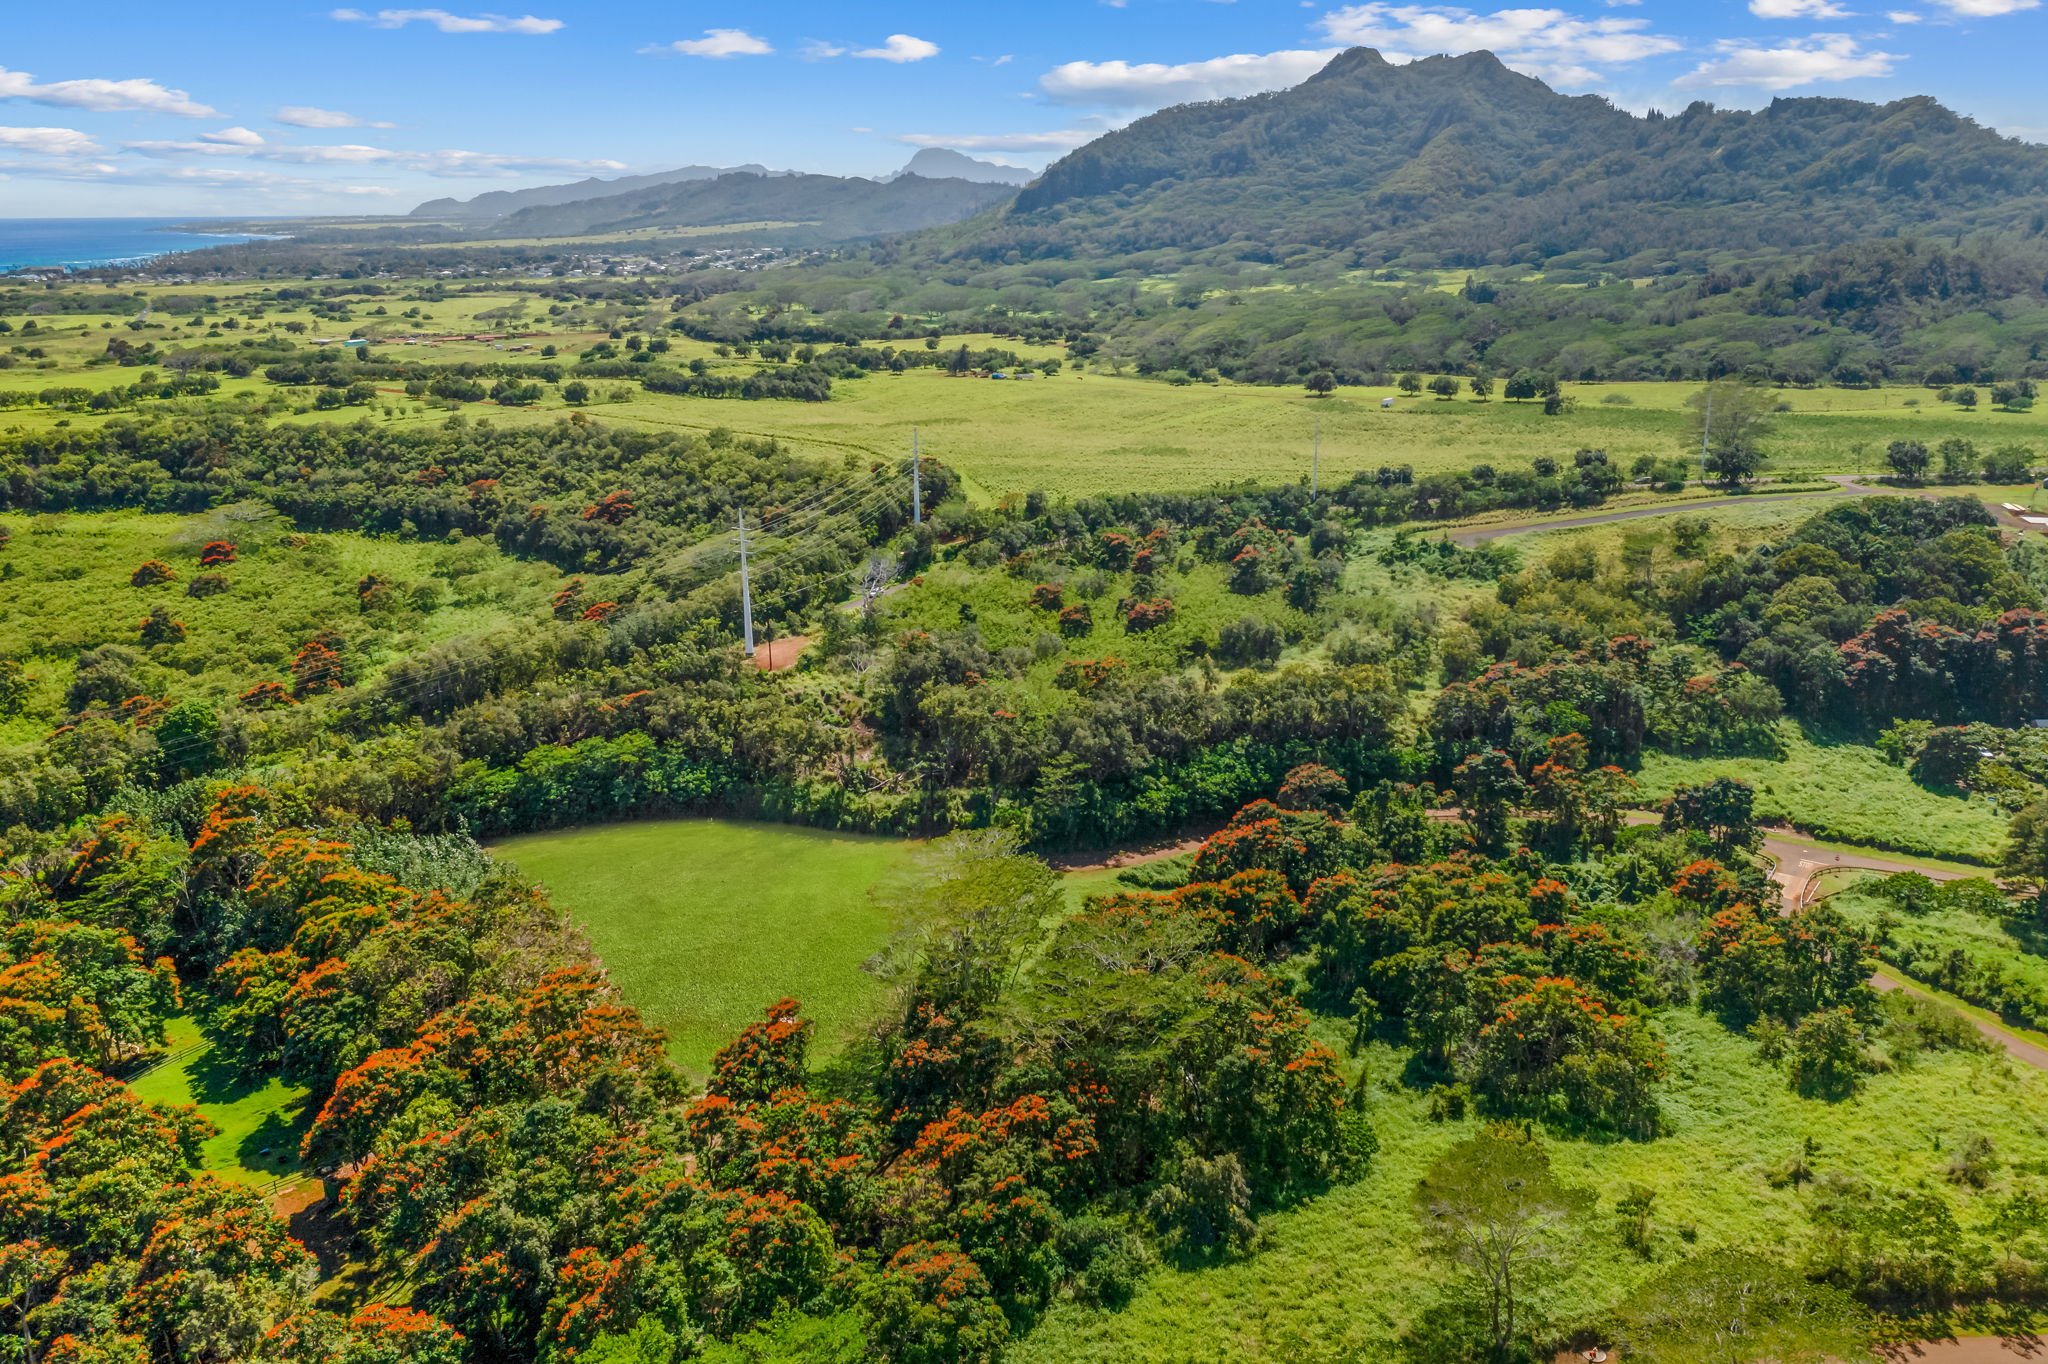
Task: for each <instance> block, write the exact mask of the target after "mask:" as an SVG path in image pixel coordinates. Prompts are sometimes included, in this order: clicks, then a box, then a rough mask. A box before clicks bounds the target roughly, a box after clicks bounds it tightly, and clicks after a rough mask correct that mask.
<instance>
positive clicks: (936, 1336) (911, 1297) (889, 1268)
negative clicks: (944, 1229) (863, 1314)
mask: <svg viewBox="0 0 2048 1364" xmlns="http://www.w3.org/2000/svg"><path fill="white" fill-rule="evenodd" d="M862 1296H863V1297H864V1298H865V1300H866V1306H867V1309H868V1316H869V1318H870V1320H872V1321H873V1322H874V1336H873V1344H874V1346H875V1348H876V1350H877V1353H878V1354H879V1355H880V1356H881V1357H882V1358H885V1359H890V1360H894V1361H895V1362H896V1364H994V1360H995V1358H996V1356H997V1355H998V1354H1000V1353H1001V1352H1002V1348H1003V1345H1004V1344H1005V1342H1007V1341H1008V1340H1009V1338H1010V1325H1009V1322H1008V1321H1007V1320H1005V1319H1004V1317H1003V1312H1002V1309H1001V1308H1000V1307H997V1306H996V1304H995V1300H994V1299H993V1297H991V1296H990V1294H989V1288H988V1280H987V1279H986V1278H985V1277H983V1275H982V1272H981V1267H980V1266H979V1265H977V1264H975V1262H974V1260H973V1257H971V1256H969V1255H968V1254H967V1253H966V1252H965V1251H963V1250H961V1249H960V1247H959V1246H958V1245H956V1244H954V1243H953V1242H950V1241H916V1242H913V1243H911V1244H910V1245H907V1246H905V1247H903V1249H901V1250H899V1251H897V1252H896V1254H895V1255H894V1256H892V1257H891V1258H890V1260H889V1263H888V1264H887V1265H886V1266H885V1267H884V1268H883V1269H882V1271H881V1273H879V1274H877V1275H875V1276H874V1277H873V1278H872V1279H870V1280H869V1281H868V1283H867V1285H866V1288H865V1290H864V1292H863V1295H862Z"/></svg>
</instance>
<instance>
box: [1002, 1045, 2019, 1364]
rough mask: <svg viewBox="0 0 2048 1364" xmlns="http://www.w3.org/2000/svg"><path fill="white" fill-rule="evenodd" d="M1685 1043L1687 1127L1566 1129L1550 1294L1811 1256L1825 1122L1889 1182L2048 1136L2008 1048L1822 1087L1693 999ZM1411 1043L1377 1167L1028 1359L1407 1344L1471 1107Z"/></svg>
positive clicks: (1292, 1354) (1175, 1359)
mask: <svg viewBox="0 0 2048 1364" xmlns="http://www.w3.org/2000/svg"><path fill="white" fill-rule="evenodd" d="M1660 1026H1661V1027H1662V1028H1663V1030H1664V1034H1665V1038H1666V1043H1667V1046H1668V1047H1669V1050H1670V1053H1671V1058H1672V1063H1673V1064H1672V1072H1673V1074H1672V1079H1671V1081H1670V1082H1669V1084H1668V1085H1667V1086H1665V1089H1664V1093H1663V1096H1662V1104H1663V1110H1664V1114H1665V1117H1666V1120H1667V1123H1668V1128H1669V1130H1668V1132H1667V1134H1666V1135H1664V1136H1662V1137H1659V1138H1658V1139H1657V1140H1655V1141H1648V1142H1611V1143H1600V1142H1582V1141H1553V1142H1552V1143H1550V1151H1551V1157H1552V1160H1553V1162H1554V1164H1555V1166H1556V1168H1557V1170H1558V1172H1559V1173H1560V1174H1561V1175H1562V1176H1564V1177H1565V1178H1567V1179H1569V1180H1570V1181H1572V1182H1574V1183H1576V1184H1579V1185H1581V1186H1582V1187H1586V1188H1589V1189H1591V1190H1593V1191H1594V1192H1595V1193H1597V1194H1598V1196H1599V1204H1598V1208H1597V1210H1596V1211H1595V1212H1594V1213H1593V1214H1592V1215H1591V1216H1590V1217H1588V1218H1587V1219H1586V1222H1585V1226H1584V1233H1583V1235H1582V1236H1580V1237H1579V1238H1578V1240H1577V1241H1576V1246H1575V1249H1576V1254H1575V1257H1574V1260H1573V1263H1572V1264H1571V1266H1570V1268H1571V1272H1570V1274H1569V1276H1568V1277H1567V1278H1566V1279H1565V1280H1564V1281H1563V1282H1562V1283H1561V1284H1559V1285H1558V1286H1557V1288H1556V1289H1555V1290H1553V1291H1552V1292H1551V1293H1549V1294H1547V1295H1546V1298H1545V1301H1544V1302H1543V1304H1542V1305H1543V1306H1544V1307H1545V1308H1547V1309H1548V1311H1549V1313H1550V1314H1551V1316H1552V1317H1553V1319H1555V1320H1560V1321H1564V1322H1570V1321H1572V1320H1574V1319H1576V1318H1580V1317H1582V1316H1584V1315H1586V1314H1589V1313H1591V1312H1593V1311H1595V1310H1597V1309H1598V1308H1599V1307H1600V1306H1602V1305H1604V1304H1606V1303H1610V1302H1612V1301H1613V1300H1614V1299H1615V1297H1616V1296H1618V1295H1619V1294H1620V1293H1621V1292H1623V1291H1625V1290H1626V1288H1627V1287H1628V1286H1629V1285H1632V1284H1634V1283H1636V1282H1637V1281H1639V1280H1641V1279H1642V1278H1644V1277H1646V1276H1647V1275H1649V1274H1651V1273H1653V1272H1655V1271H1656V1270H1657V1269H1659V1268H1661V1267H1662V1266H1664V1265H1668V1264H1669V1263H1670V1262H1671V1261H1673V1260H1676V1259H1679V1258H1681V1257H1683V1256H1685V1255H1688V1254H1691V1253H1693V1251H1695V1250H1707V1249H1711V1248H1714V1247H1717V1246H1723V1245H1741V1246H1745V1247H1749V1248H1753V1249H1756V1250H1759V1251H1766V1250H1777V1251H1780V1252H1781V1253H1786V1254H1789V1255H1793V1256H1796V1255H1798V1254H1799V1253H1800V1252H1801V1251H1802V1250H1803V1249H1804V1242H1805V1240H1806V1239H1807V1228H1808V1223H1807V1221H1806V1217H1805V1214H1804V1210H1803V1205H1804V1203H1805V1201H1806V1200H1807V1198H1808V1197H1810V1195H1808V1194H1804V1193H1801V1192H1800V1191H1798V1190H1797V1189H1796V1188H1794V1187H1790V1186H1788V1187H1785V1188H1773V1187H1772V1186H1771V1183H1770V1182H1769V1180H1768V1179H1767V1178H1766V1176H1767V1174H1768V1172H1769V1171H1770V1170H1771V1169H1772V1168H1773V1167H1775V1166H1779V1165H1782V1164H1783V1163H1784V1162H1785V1161H1786V1160H1787V1159H1789V1158H1790V1157H1791V1156H1792V1155H1794V1154H1795V1153H1796V1152H1797V1151H1798V1150H1799V1148H1800V1145H1801V1142H1802V1141H1804V1140H1806V1139H1808V1138H1810V1139H1812V1140H1813V1141H1814V1142H1815V1143H1816V1144H1817V1146H1818V1152H1817V1154H1816V1155H1815V1156H1814V1157H1812V1162H1811V1163H1812V1165H1813V1166H1814V1168H1815V1169H1816V1170H1818V1171H1822V1172H1825V1171H1830V1170H1833V1171H1841V1172H1844V1173H1853V1174H1857V1175H1860V1176H1862V1177H1864V1178H1866V1179H1869V1180H1871V1181H1872V1182H1874V1183H1876V1184H1878V1185H1879V1186H1880V1187H1889V1188H1897V1189H1907V1188H1915V1187H1919V1188H1930V1187H1931V1188H1943V1187H1947V1186H1946V1184H1945V1182H1944V1180H1943V1178H1942V1174H1941V1172H1942V1170H1943V1168H1944V1167H1945V1165H1946V1163H1947V1161H1948V1160H1949V1158H1950V1156H1951V1155H1952V1154H1953V1153H1954V1152H1955V1150H1956V1149H1957V1147H1958V1146H1960V1145H1961V1144H1962V1143H1963V1142H1964V1141H1965V1140H1967V1139H1968V1138H1969V1137H1971V1136H1973V1135H1977V1134H1983V1135H1985V1136H1988V1137H1990V1138H1991V1140H1992V1142H1993V1144H1994V1146H1995V1148H1996V1149H1998V1150H1999V1151H2001V1152H2011V1153H2014V1154H2016V1155H2018V1154H2021V1153H2024V1152H2027V1151H2030V1150H2038V1149H2039V1147H2040V1144H2041V1142H2042V1141H2043V1140H2044V1139H2048V1077H2044V1076H2043V1075H2041V1074H2040V1073H2038V1072H2035V1071H2031V1070H2026V1069H2024V1068H2022V1067H2019V1066H2017V1065H2015V1064H2013V1063H2012V1062H2010V1061H2008V1060H2007V1059H2006V1058H2004V1057H2002V1056H1981V1055H1974V1054H1973V1055H1961V1054H1957V1053H1930V1054H1927V1055H1924V1056H1923V1057H1922V1058H1921V1059H1920V1060H1919V1061H1918V1062H1917V1063H1916V1064H1915V1066H1914V1067H1913V1068H1912V1069H1910V1070H1905V1071H1899V1072H1895V1073H1892V1074H1887V1075H1880V1076H1875V1077H1873V1078H1872V1079H1871V1081H1870V1082H1869V1084H1868V1086H1867V1087H1866V1088H1865V1090H1864V1091H1863V1093H1861V1094H1860V1095H1858V1096H1857V1097H1855V1098H1852V1099H1848V1100H1845V1101H1843V1102H1840V1103H1826V1102H1821V1101H1818V1100H1812V1099H1803V1098H1800V1097H1799V1096H1798V1095H1796V1094H1794V1093H1792V1092H1791V1090H1790V1089H1789V1088H1788V1087H1787V1085H1786V1083H1785V1077H1784V1074H1783V1072H1781V1071H1779V1070H1776V1069H1773V1068H1771V1067H1769V1066H1766V1065H1763V1064H1761V1063H1759V1062H1758V1061H1757V1060H1756V1059H1755V1047H1754V1046H1753V1045H1752V1044H1751V1043H1750V1042H1748V1041H1747V1040H1745V1039H1743V1038H1741V1037H1739V1036H1736V1035H1734V1034H1732V1033H1730V1032H1729V1031H1728V1030H1727V1029H1726V1028H1724V1027H1722V1026H1721V1025H1720V1024H1719V1023H1718V1022H1715V1021H1713V1020H1711V1019H1707V1018H1704V1017H1702V1016H1701V1015H1699V1014H1698V1013H1695V1012H1693V1011H1692V1010H1690V1009H1674V1010H1670V1011H1668V1012H1667V1013H1665V1014H1664V1015H1662V1016H1661V1018H1660ZM1401 1062H1402V1057H1401V1055H1400V1054H1398V1053H1396V1052H1394V1051H1392V1050H1391V1049H1389V1048H1386V1047H1383V1046H1382V1047H1375V1048H1373V1049H1372V1050H1371V1051H1370V1052H1369V1053H1368V1054H1367V1057H1366V1059H1365V1070H1366V1073H1367V1075H1368V1077H1369V1080H1370V1082H1371V1083H1370V1086H1369V1088H1368V1090H1367V1093H1368V1094H1369V1098H1368V1099H1367V1111H1368V1112H1369V1113H1370V1115H1371V1117H1372V1121H1373V1123H1374V1126H1375V1128H1376V1129H1377V1131H1378V1133H1379V1136H1380V1141H1381V1149H1380V1153H1379V1155H1378V1156H1376V1157H1375V1158H1374V1162H1373V1167H1372V1169H1371V1171H1370V1173H1369V1174H1368V1175H1367V1176H1366V1178H1365V1179H1364V1180H1362V1181H1361V1182H1359V1183H1357V1184H1354V1185H1349V1186H1346V1187H1342V1188H1338V1189H1334V1190H1332V1191H1330V1192H1329V1193H1327V1194H1325V1195H1323V1196H1322V1197H1320V1198H1316V1199H1312V1200H1310V1201H1308V1202H1305V1203H1303V1204H1301V1205H1300V1206H1298V1207H1296V1208H1293V1209H1291V1210H1288V1211H1284V1212H1281V1213H1279V1214H1277V1215H1275V1216H1273V1217H1271V1218H1269V1219H1267V1220H1266V1221H1265V1222H1264V1223H1263V1226H1264V1228H1265V1230H1266V1231H1267V1233H1268V1235H1269V1237H1270V1241H1269V1244H1268V1245H1267V1246H1266V1247H1265V1248H1264V1249H1263V1250H1261V1251H1260V1252H1259V1253H1258V1254H1256V1255H1254V1256H1251V1257H1249V1258H1246V1259H1243V1260H1238V1261H1234V1262H1230V1263H1226V1264H1222V1265H1218V1266H1214V1267H1207V1268H1198V1269H1186V1270H1183V1269H1173V1268H1165V1269H1160V1270H1156V1271H1154V1272H1153V1273H1152V1274H1151V1275H1150V1276H1149V1277H1148V1278H1147V1279H1146V1280H1145V1281H1144V1283H1143V1284H1142V1285H1141V1286H1140V1288H1139V1290H1138V1294H1137V1296H1136V1298H1135V1299H1134V1300H1133V1301H1132V1302H1131V1303H1130V1305H1129V1306H1127V1307H1125V1308H1124V1309H1122V1310H1121V1311H1118V1312H1111V1311H1099V1310H1092V1309H1088V1308H1082V1307H1077V1306H1073V1305H1063V1306H1060V1307H1057V1308H1055V1309H1054V1310H1053V1311H1052V1312H1051V1313H1050V1314H1048V1316H1047V1317H1046V1318H1045V1319H1044V1320H1043V1321H1041V1322H1040V1323H1039V1324H1038V1326H1037V1328H1036V1329H1035V1330H1034V1331H1033V1332H1032V1333H1031V1334H1030V1335H1029V1336H1026V1337H1025V1338H1024V1339H1023V1340H1021V1341H1019V1342H1018V1343H1017V1344H1015V1345H1013V1346H1012V1347H1011V1350H1010V1352H1009V1354H1008V1355H1007V1356H1005V1358H1006V1360H1008V1361H1010V1364H1190V1362H1191V1361H1202V1362H1203V1364H1207V1361H1210V1360H1215V1361H1218V1362H1219V1364H1221V1361H1238V1360H1243V1361H1250V1362H1251V1364H1266V1362H1268V1361H1270V1362H1271V1364H1337V1361H1351V1360H1358V1359H1371V1360H1379V1359H1393V1358H1399V1357H1400V1356H1399V1355H1398V1354H1397V1353H1395V1350H1394V1346H1393V1342H1394V1338H1395V1336H1396V1335H1397V1334H1398V1333H1399V1331H1400V1330H1401V1329H1402V1328H1403V1327H1405V1326H1406V1325H1408V1324H1409V1323H1410V1322H1412V1321H1413V1320H1414V1318H1415V1316H1416V1314H1417V1313H1419V1312H1420V1311H1421V1310H1422V1309H1424V1308H1426V1307H1427V1306H1429V1305H1430V1304H1431V1303H1432V1302H1434V1301H1435V1300H1436V1294H1437V1290H1438V1288H1439V1286H1440V1284H1441V1273H1440V1271H1439V1270H1438V1269H1437V1268H1436V1267H1434V1266H1432V1265H1430V1264H1428V1263H1426V1262H1424V1261H1423V1260H1422V1259H1421V1258H1420V1257H1419V1256H1418V1255H1417V1254H1416V1250H1415V1245H1416V1239H1417V1238H1416V1227H1415V1214H1414V1212H1413V1211H1412V1209H1411V1206H1410V1203H1409V1198H1410V1194H1411V1192H1412V1191H1413V1189H1414V1188H1415V1184H1416V1181H1417V1180H1418V1179H1419V1178H1420V1177H1421V1175H1422V1174H1423V1173H1424V1171H1425V1170H1426V1169H1427V1168H1428V1166H1429V1164H1430V1162H1431V1161H1432V1160H1434V1159H1435V1158H1436V1157H1437V1156H1438V1155H1439V1154H1440V1153H1441V1152H1442V1151H1443V1150H1444V1149H1445V1148H1447V1147H1449V1146H1450V1145H1451V1144H1452V1143H1453V1142H1455V1141H1457V1140H1458V1139H1460V1138H1462V1137H1465V1136H1468V1135H1470V1134H1471V1132H1472V1131H1473V1129H1474V1124H1473V1123H1472V1122H1469V1121H1468V1122H1451V1123H1432V1122H1430V1121H1428V1120H1427V1118H1426V1116H1425V1112H1424V1110H1425V1107H1426V1105H1425V1102H1424V1100H1423V1098H1422V1097H1421V1095H1419V1094H1417V1093H1415V1092H1412V1091H1408V1090H1400V1089H1393V1088H1389V1087H1388V1086H1386V1085H1384V1084H1382V1083H1381V1082H1382V1081H1385V1080H1388V1079H1391V1078H1392V1077H1393V1076H1394V1075H1395V1074H1396V1073H1397V1072H1398V1070H1399V1068H1400V1065H1401ZM1632 1184H1639V1185H1642V1186H1643V1187H1645V1188H1648V1189H1649V1190H1651V1191H1652V1192H1654V1193H1655V1195H1656V1203H1655V1206H1654V1213H1653V1217H1652V1222H1653V1226H1654V1230H1653V1247H1654V1250H1655V1254H1656V1259H1655V1260H1653V1261H1651V1262H1648V1263H1646V1262H1644V1261H1643V1260H1641V1259H1639V1258H1638V1257H1637V1256H1635V1255H1634V1254H1633V1253H1632V1252H1630V1251H1628V1250H1627V1249H1625V1248H1624V1247H1623V1246H1622V1245H1621V1244H1620V1243H1619V1240H1618V1238H1617V1237H1616V1236H1615V1235H1614V1230H1613V1229H1614V1222H1615V1213H1614V1204H1615V1200H1616V1199H1617V1197H1619V1196H1620V1195H1621V1194H1623V1193H1624V1192H1626V1191H1627V1189H1628V1187H1629V1186H1630V1185H1632Z"/></svg>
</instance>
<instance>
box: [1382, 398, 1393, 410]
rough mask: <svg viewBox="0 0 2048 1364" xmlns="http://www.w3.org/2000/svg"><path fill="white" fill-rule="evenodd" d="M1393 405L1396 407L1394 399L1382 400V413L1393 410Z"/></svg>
mask: <svg viewBox="0 0 2048 1364" xmlns="http://www.w3.org/2000/svg"><path fill="white" fill-rule="evenodd" d="M1393 405H1394V400H1393V399H1392V398H1382V399H1380V411H1382V412H1385V411H1387V410H1388V409H1390V408H1392V407H1393Z"/></svg>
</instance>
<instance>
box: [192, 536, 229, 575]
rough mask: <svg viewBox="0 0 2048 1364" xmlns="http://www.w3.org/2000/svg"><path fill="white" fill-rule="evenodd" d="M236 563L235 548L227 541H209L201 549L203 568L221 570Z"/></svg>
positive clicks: (200, 561) (200, 562)
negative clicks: (220, 568)
mask: <svg viewBox="0 0 2048 1364" xmlns="http://www.w3.org/2000/svg"><path fill="white" fill-rule="evenodd" d="M234 561H235V547H234V546H233V545H231V544H229V543H228V542H227V541H226V540H208V541H207V542H206V543H205V544H204V545H202V546H200V548H199V566H200V567H201V568H219V567H221V566H222V565H223V564H231V563H233V562H234Z"/></svg>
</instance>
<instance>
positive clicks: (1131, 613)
mask: <svg viewBox="0 0 2048 1364" xmlns="http://www.w3.org/2000/svg"><path fill="white" fill-rule="evenodd" d="M1172 619H1173V603H1172V602H1170V601H1168V600H1167V599H1166V598H1164V597H1155V598H1153V599H1152V600H1150V601H1133V602H1131V603H1130V604H1129V605H1127V606H1126V607H1125V608H1124V628H1125V629H1126V630H1128V631H1130V632H1131V633H1132V634H1134V635H1135V634H1141V633H1143V632H1144V631H1146V630H1152V629H1156V628H1158V627H1159V626H1161V625H1164V624H1166V622H1168V621H1170V620H1172Z"/></svg>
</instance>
